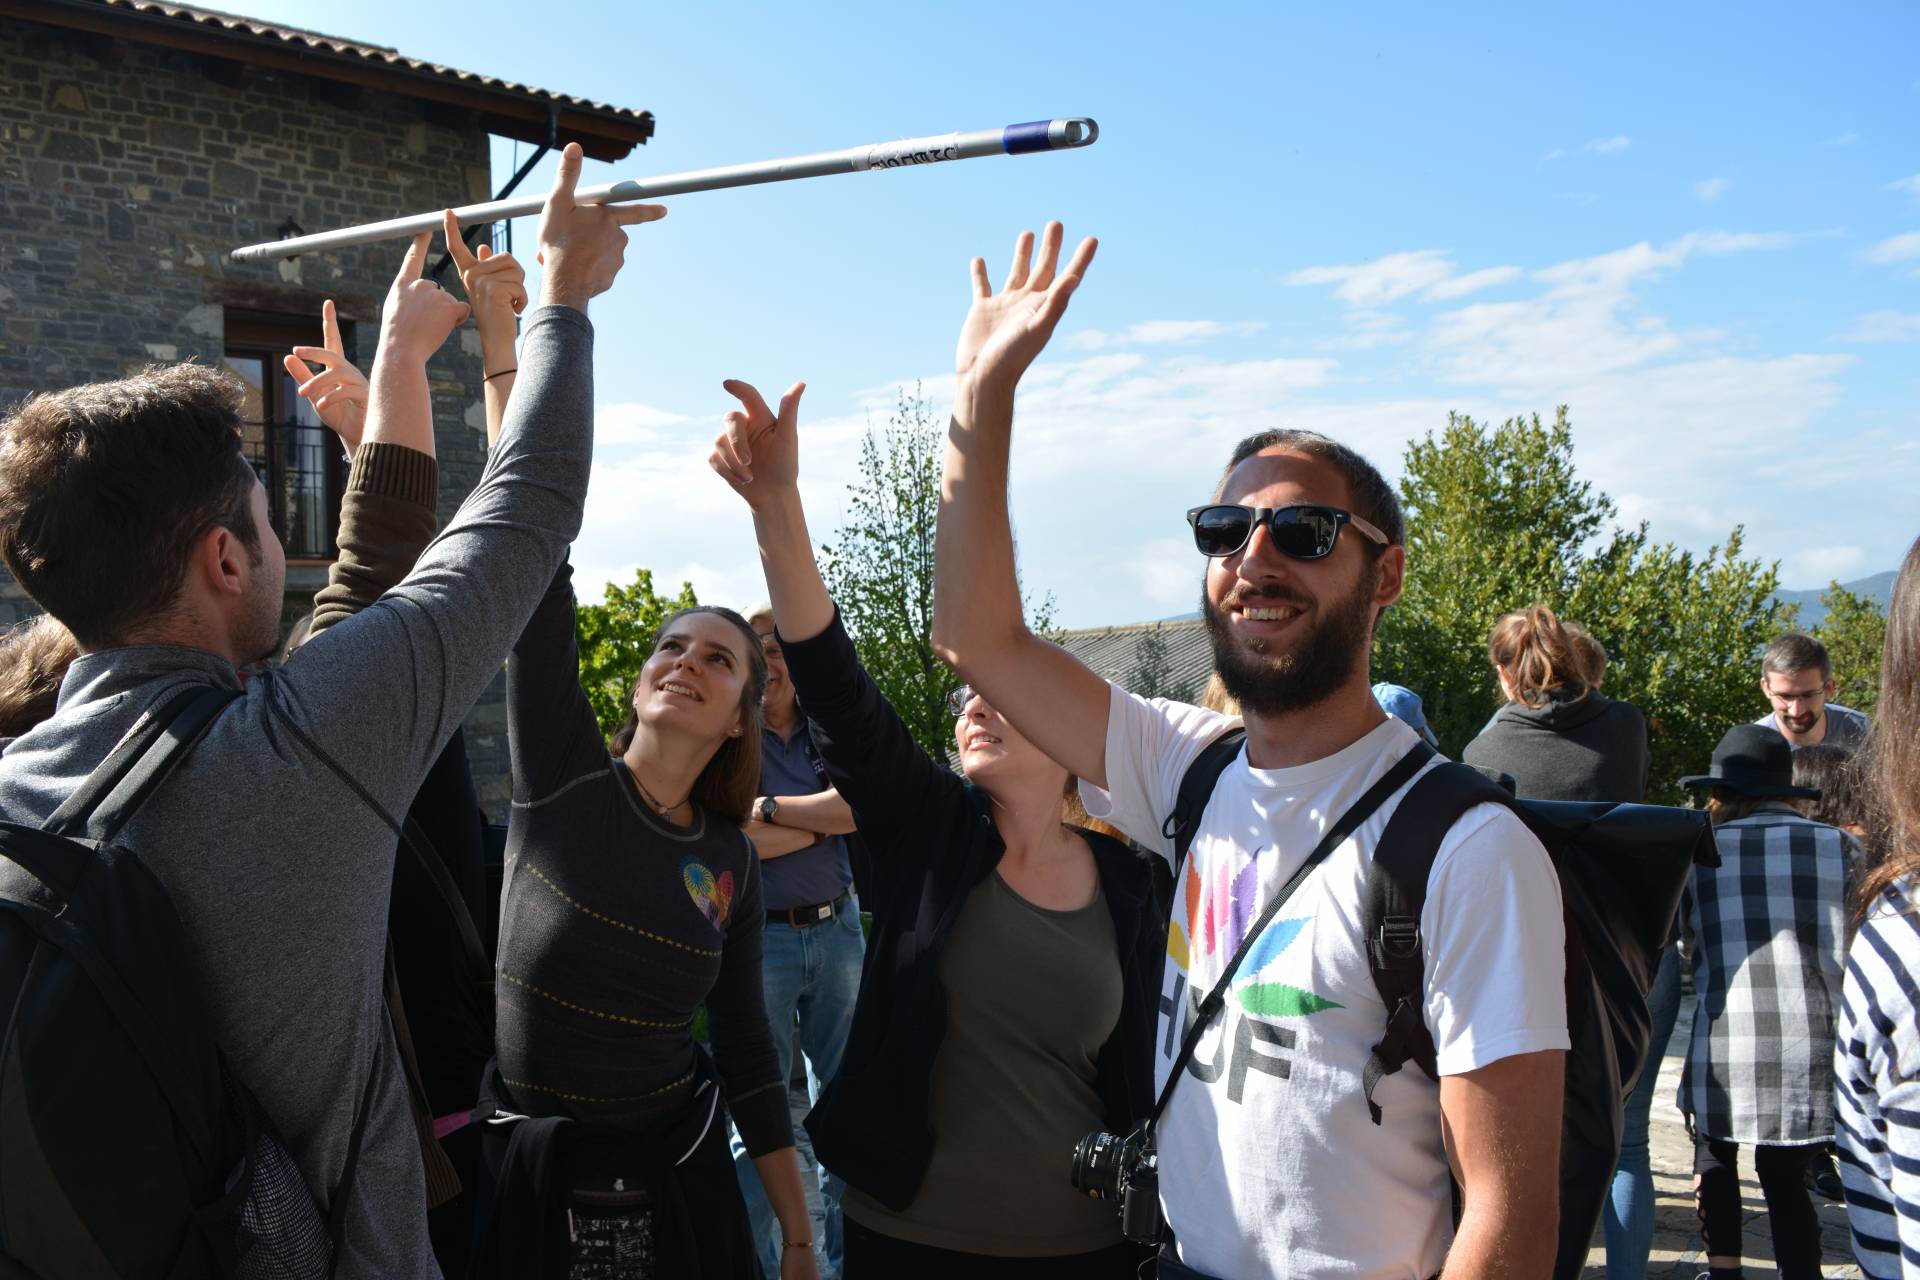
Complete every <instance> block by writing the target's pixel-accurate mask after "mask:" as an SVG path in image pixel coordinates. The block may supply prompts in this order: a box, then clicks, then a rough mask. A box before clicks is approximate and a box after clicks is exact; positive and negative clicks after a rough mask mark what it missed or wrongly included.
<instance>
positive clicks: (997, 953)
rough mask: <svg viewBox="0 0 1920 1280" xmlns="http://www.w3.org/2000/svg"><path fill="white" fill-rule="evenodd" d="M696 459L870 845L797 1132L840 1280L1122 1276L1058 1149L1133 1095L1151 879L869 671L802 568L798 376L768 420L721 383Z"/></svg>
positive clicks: (1105, 1233)
mask: <svg viewBox="0 0 1920 1280" xmlns="http://www.w3.org/2000/svg"><path fill="white" fill-rule="evenodd" d="M726 385H727V389H728V391H730V392H732V393H733V394H734V395H735V396H737V397H739V399H740V401H741V403H742V405H743V406H744V407H745V412H736V413H732V414H729V415H728V423H729V426H728V430H727V431H726V433H725V434H723V435H722V436H721V437H720V439H719V441H718V443H717V444H716V446H715V448H714V454H713V459H712V461H713V466H714V469H715V470H716V471H718V472H719V473H720V474H721V476H722V477H723V478H725V479H726V480H727V482H728V483H729V484H731V485H732V486H733V488H734V490H735V491H736V492H738V493H739V494H740V495H741V496H742V497H743V498H745V499H746V501H747V504H748V506H750V507H751V508H752V509H753V517H754V528H755V531H756V533H757V534H758V536H759V541H760V553H761V559H762V561H763V563H764V564H765V566H766V571H767V587H768V590H769V593H770V594H771V596H772V599H773V612H774V620H775V624H776V627H777V629H778V632H779V638H780V643H781V646H782V650H783V652H784V653H785V655H786V661H787V668H788V671H789V673H790V674H791V676H792V679H793V684H794V689H795V691H796V692H797V693H798V694H799V695H800V702H801V706H802V708H803V709H804V710H805V712H806V714H807V718H808V721H809V724H810V726H811V729H812V732H813V736H814V743H815V745H816V746H817V747H818V748H819V751H820V754H821V758H822V759H823V760H824V762H825V764H826V766H827V772H828V774H829V775H830V776H831V778H832V780H833V783H834V785H835V786H836V787H838V788H839V790H840V794H841V795H842V796H844V797H845V798H846V799H847V801H848V802H849V803H850V804H851V805H852V806H853V812H854V818H855V820H856V822H857V824H858V827H859V830H860V834H861V836H862V838H863V840H864V841H865V842H866V845H867V847H868V849H869V851H870V853H871V858H872V872H871V876H870V878H869V880H868V882H867V885H866V892H867V894H868V899H867V902H866V904H865V905H867V906H868V907H869V908H870V909H871V911H872V913H873V936H872V938H871V940H870V941H869V943H868V949H867V959H866V966H865V969H864V972H863V975H862V979H861V986H860V997H859V1002H858V1004H857V1006H856V1008H855V1012H854V1019H853V1029H852V1032H851V1033H850V1035H849V1037H848V1042H847V1049H846V1055H845V1057H844V1058H843V1059H842V1060H841V1067H840V1074H839V1076H838V1077H837V1078H835V1079H834V1080H832V1081H829V1082H827V1084H826V1086H825V1089H824V1091H823V1093H822V1095H821V1098H820V1101H819V1103H818V1105H816V1106H815V1108H814V1110H813V1114H812V1115H811V1116H810V1117H809V1119H808V1121H807V1129H808V1132H809V1133H811V1134H812V1136H813V1143H814V1150H815V1151H816V1152H817V1153H818V1155H819V1157H820V1159H821V1161H822V1163H824V1164H825V1165H826V1166H827V1167H828V1168H829V1169H832V1170H833V1171H834V1172H835V1173H836V1174H838V1175H839V1176H841V1177H842V1178H845V1179H846V1180H847V1183H848V1186H849V1190H848V1192H847V1194H846V1196H845V1197H844V1198H843V1199H842V1202H841V1206H842V1211H843V1213H844V1214H845V1218H846V1255H845V1257H846V1262H845V1268H846V1276H847V1280H865V1278H866V1277H894V1276H905V1275H912V1276H914V1277H916V1278H927V1277H942V1276H967V1277H972V1276H976V1275H993V1276H998V1277H1022V1276H1035V1277H1039V1276H1045V1277H1049V1278H1050V1280H1051V1278H1054V1277H1066V1278H1071V1277H1079V1276H1089V1277H1093V1276H1099V1277H1114V1278H1115V1280H1118V1278H1119V1277H1131V1276H1132V1275H1133V1274H1134V1272H1135V1268H1136V1267H1137V1266H1138V1264H1139V1262H1140V1261H1141V1259H1142V1257H1143V1256H1144V1255H1143V1254H1142V1253H1141V1252H1140V1251H1139V1250H1137V1249H1136V1248H1135V1247H1134V1246H1131V1245H1128V1244H1126V1243H1125V1242H1123V1241H1122V1239H1121V1237H1120V1232H1119V1221H1118V1218H1117V1215H1116V1213H1115V1210H1114V1207H1113V1206H1112V1205H1111V1204H1110V1203H1103V1202H1101V1201H1097V1200H1092V1199H1090V1198H1088V1197H1087V1196H1085V1195H1082V1194H1080V1193H1079V1192H1076V1191H1075V1190H1074V1189H1073V1186H1072V1184H1071V1181H1070V1173H1071V1164H1072V1153H1073V1150H1074V1145H1075V1143H1076V1142H1077V1141H1078V1140H1079V1139H1080V1138H1082V1137H1083V1136H1085V1135H1086V1134H1088V1133H1089V1132H1092V1131H1095V1130H1101V1129H1105V1130H1111V1131H1116V1132H1120V1133H1126V1132H1128V1131H1130V1130H1131V1129H1132V1128H1133V1126H1134V1124H1135V1122H1136V1121H1137V1119H1138V1118H1139V1117H1140V1116H1141V1115H1143V1114H1144V1113H1145V1111H1146V1110H1147V1109H1148V1108H1149V1107H1150V1106H1151V1104H1152V1095H1151V1089H1152V1082H1153V1074H1152V1067H1151V1054H1152V1049H1153V1019H1154V1014H1155V1009H1156V1001H1157V997H1158V991H1157V985H1156V984H1157V982H1158V978H1159V972H1160V961H1161V958H1162V956H1163V954H1164V952H1165V949H1166V934H1165V925H1164V920H1165V910H1164V907H1163V905H1162V904H1161V903H1160V902H1159V900H1158V898H1157V895H1156V892H1155V887H1154V886H1155V881H1154V878H1153V871H1152V867H1151V865H1150V864H1149V863H1148V862H1146V861H1145V860H1144V859H1142V858H1140V857H1138V856H1136V855H1135V854H1134V853H1133V852H1132V851H1131V850H1130V849H1129V848H1128V847H1127V846H1125V845H1124V844H1122V843H1120V842H1119V841H1117V840H1113V839H1112V838H1110V837H1107V836H1102V835H1098V834H1095V833H1092V832H1087V831H1081V830H1076V829H1073V828H1070V827H1067V826H1066V825H1064V824H1063V823H1062V822H1061V799H1062V796H1063V794H1064V793H1065V792H1066V791H1067V790H1068V788H1069V786H1070V784H1071V779H1070V778H1069V777H1068V774H1067V771H1066V770H1065V769H1064V768H1062V767H1061V766H1060V765H1058V764H1055V763H1054V762H1053V761H1052V760H1049V759H1048V758H1047V757H1046V756H1044V755H1042V754H1041V753H1040V752H1039V750H1038V749H1037V748H1035V747H1034V746H1032V745H1031V744H1030V743H1028V742H1027V741H1026V740H1025V739H1023V738H1022V737H1020V735H1019V734H1017V733H1015V732H1014V731H1013V730H1012V728H1011V727H1010V726H1008V724H1007V723H1006V721H1005V720H1003V719H1001V717H1000V716H999V715H998V714H997V713H996V712H995V711H994V710H993V708H991V707H989V706H988V705H987V704H986V703H985V701H984V700H982V699H981V698H979V697H977V696H973V695H972V694H971V693H970V692H969V691H967V690H964V689H963V690H961V691H960V692H959V694H957V695H956V699H955V702H954V703H953V709H954V714H955V730H954V737H955V746H956V748H957V749H958V752H959V757H960V766H961V769H962V771H963V772H964V774H965V775H966V776H965V778H964V780H963V779H962V778H960V777H956V776H954V775H953V774H952V773H950V772H948V771H947V770H946V769H945V768H943V767H942V766H941V765H940V764H939V763H938V762H936V761H935V760H933V759H932V758H930V757H929V756H928V754H927V753H926V752H925V751H924V750H922V749H921V748H920V747H919V746H918V745H917V744H916V743H915V742H914V740H913V738H912V736H911V735H910V734H909V733H908V731H907V728H906V725H905V724H903V723H902V722H901V719H900V717H899V716H898V715H897V714H896V713H895V712H894V709H893V708H892V706H890V705H889V704H888V703H887V700H886V699H885V697H883V696H882V695H881V693H880V691H879V689H878V688H877V687H876V686H875V685H874V683H873V680H872V679H871V678H870V677H869V676H868V675H867V673H866V672H865V671H864V670H862V669H861V666H860V662H859V659H858V657H857V656H856V655H855V653H854V649H853V645H852V642H851V641H850V640H849V639H848V638H847V634H846V632H845V630H844V629H843V628H842V627H841V624H840V619H839V616H838V614H837V611H836V610H835V608H834V604H833V601H832V599H831V598H829V596H828V595H827V590H826V587H825V585H824V584H823V583H822V582H821V579H820V572H819V569H818V567H817V566H816V564H815V563H814V558H813V550H812V543H811V541H810V540H809V538H808V534H807V525H806V515H805V512H804V511H803V510H802V507H801V502H800V497H799V491H798V488H797V486H796V477H797V473H798V446H797V441H796V437H795V419H796V414H797V410H798V407H799V400H800V393H801V390H802V388H801V387H799V386H795V387H794V388H793V389H792V390H790V391H789V392H788V393H787V395H786V397H785V398H784V399H783V400H782V401H781V404H780V413H779V415H778V416H777V417H776V416H775V415H774V414H773V413H771V412H770V411H769V410H768V409H767V406H766V404H765V402H764V401H763V400H762V399H761V398H760V395H759V393H758V392H756V391H755V390H754V389H753V388H752V387H750V386H748V385H746V384H745V383H740V382H729V383H728V384H726Z"/></svg>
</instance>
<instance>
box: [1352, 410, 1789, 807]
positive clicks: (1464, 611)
mask: <svg viewBox="0 0 1920 1280" xmlns="http://www.w3.org/2000/svg"><path fill="white" fill-rule="evenodd" d="M1405 463H1406V466H1405V478H1404V479H1403V480H1402V481H1401V485H1400V500H1401V503H1402V505H1403V507H1404V508H1405V512H1406V517H1407V561H1408V572H1407V583H1406V590H1405V594H1404V595H1403V596H1402V597H1401V602H1400V603H1399V604H1398V605H1396V606H1395V607H1394V608H1393V609H1391V610H1389V611H1388V613H1387V616H1386V618H1385V619H1384V620H1383V622H1382V624H1381V629H1380V634H1379V637H1378V640H1377V651H1376V655H1375V659H1374V666H1375V669H1376V671H1377V672H1378V673H1379V675H1380V678H1382V679H1388V680H1393V681H1396V682H1398V683H1400V684H1404V685H1406V686H1407V687H1409V688H1411V689H1413V690H1415V691H1416V692H1417V693H1419V694H1420V696H1421V698H1422V699H1423V700H1424V702H1425V706H1426V711H1427V717H1428V721H1429V723H1430V724H1431V725H1432V727H1433V730H1434V733H1435V734H1436V736H1438V738H1439V739H1440V744H1441V747H1442V749H1443V750H1445V751H1447V752H1448V753H1449V754H1452V755H1456V756H1457V755H1458V754H1459V752H1460V751H1461V749H1462V748H1464V747H1465V746H1466V744H1467V743H1468V742H1469V741H1471V740H1472V739H1473V737H1474V736H1475V735H1476V734H1477V733H1478V732H1479V731H1480V729H1481V728H1482V727H1483V726H1484V725H1485V724H1486V722H1487V720H1488V719H1489V718H1490V717H1491V716H1492V714H1493V712H1494V711H1495V710H1497V709H1498V707H1499V705H1500V701H1501V698H1500V691H1499V685H1498V683H1497V681H1496V680H1495V678H1494V675H1493V669H1492V667H1491V665H1490V664H1489V663H1488V661H1487V657H1486V645H1487V637H1488V635H1489V633H1490V632H1491V631H1492V629H1493V624H1494V622H1495V621H1496V620H1497V619H1498V618H1499V617H1500V615H1501V614H1503V613H1505V612H1507V611H1508V610H1510V609H1516V608H1523V607H1525V606H1527V605H1530V604H1536V603H1538V604H1545V605H1548V606H1550V607H1552V608H1553V609H1554V610H1555V611H1556V612H1558V613H1559V614H1560V615H1561V616H1562V617H1564V618H1566V619H1568V620H1569V621H1575V622H1580V623H1582V624H1584V625H1585V626H1586V627H1587V629H1588V630H1590V631H1591V632H1592V633H1593V634H1594V636H1595V638H1597V639H1598V640H1599V641H1600V642H1601V644H1603V645H1604V646H1605V647H1606V649H1607V652H1608V654H1609V655H1610V658H1611V663H1610V665H1609V667H1608V670H1607V678H1606V690H1607V693H1608V694H1610V695H1611V696H1613V697H1617V698H1622V699H1625V700H1627V701H1630V702H1633V703H1636V704H1637V705H1638V706H1639V707H1640V709H1641V710H1642V711H1643V712H1645V713H1646V716H1647V722H1648V736H1649V739H1650V746H1651V748H1652V757H1653V759H1652V768H1651V770H1650V775H1649V790H1650V792H1651V793H1652V794H1651V795H1650V797H1649V798H1659V799H1663V800H1666V801H1669V802H1675V803H1679V802H1683V800H1684V795H1683V793H1682V792H1681V791H1680V790H1679V789H1678V787H1677V785H1676V782H1677V779H1678V778H1679V777H1680V776H1681V775H1683V774H1686V773H1691V772H1696V771H1698V770H1699V769H1701V768H1704V767H1705V766H1706V764H1707V761H1708V759H1709V757H1710V755H1711V753H1712V750H1713V745H1714V743H1715V742H1717V741H1719V738H1720V735H1721V734H1722V733H1723V732H1725V730H1726V729H1727V727H1728V726H1729V725H1732V724H1736V723H1739V722H1740V721H1743V720H1750V719H1752V718H1753V716H1754V714H1755V712H1754V711H1753V709H1752V708H1753V701H1754V689H1755V686H1754V679H1755V675H1754V672H1755V670H1756V668H1755V661H1756V658H1757V655H1758V654H1759V652H1760V650H1761V649H1762V648H1763V647H1764V646H1765V645H1766V643H1767V642H1768V641H1769V640H1771V639H1772V638H1773V636H1774V635H1775V634H1776V633H1777V632H1778V631H1779V630H1780V629H1781V628H1782V627H1783V626H1784V625H1785V624H1786V623H1787V622H1788V621H1789V620H1790V619H1791V616H1792V610H1791V606H1787V605H1783V604H1780V603H1778V602H1776V601H1774V600H1773V599H1772V596H1773V593H1774V590H1775V589H1776V588H1777V587H1778V585H1779V581H1778V574H1777V571H1776V569H1775V568H1773V567H1770V566H1766V565H1762V564H1761V563H1760V562H1758V561H1755V560H1750V559H1747V558H1745V557H1744V556H1743V555H1742V554H1741V547H1742V541H1741V531H1740V530H1739V529H1737V528H1736V529H1734V530H1733V531H1732V533H1730V534H1729V535H1728V537H1727V540H1726V542H1725V543H1724V544H1723V545H1721V546H1717V547H1714V548H1711V549H1710V550H1709V551H1708V552H1707V553H1706V554H1705V555H1703V556H1695V555H1693V554H1692V553H1691V552H1686V551H1682V550H1680V549H1679V548H1677V547H1675V546H1673V545H1672V544H1670V543H1663V544H1655V543H1654V542H1653V541H1652V539H1651V538H1650V537H1649V535H1648V532H1647V528H1646V526H1645V525H1644V524H1642V525H1640V526H1638V527H1636V528H1622V527H1620V526H1619V525H1618V524H1617V523H1616V522H1615V516H1616V514H1617V510H1616V508H1615V506H1614V503H1613V501H1612V499H1610V498H1609V497H1608V496H1607V495H1606V494H1604V493H1602V492H1599V491H1598V490H1596V489H1594V487H1593V486H1592V484H1591V483H1590V482H1587V481H1583V480H1581V479H1579V478H1578V476H1577V474H1576V472H1575V469H1574V463H1573V431H1572V427H1571V425H1570V423H1569V421H1568V418H1567V411H1566V409H1565V408H1564V407H1562V408H1561V409H1560V410H1559V411H1558V412H1557V413H1556V414H1555V416H1554V419H1553V421H1552V423H1551V424H1546V423H1543V422H1542V421H1541V420H1540V417H1539V416H1538V415H1534V416H1532V417H1529V418H1513V419H1509V420H1508V421H1507V422H1505V423H1503V424H1501V425H1500V426H1498V427H1487V426H1483V425H1481V424H1479V423H1476V422H1474V421H1473V420H1472V419H1471V418H1467V417H1463V416H1459V415H1450V416H1449V418H1448V421H1447V426H1446V428H1445V429H1444V430H1443V431H1441V432H1440V433H1438V434H1437V435H1430V436H1428V437H1426V438H1425V439H1423V440H1419V441H1416V442H1414V443H1413V444H1412V445H1410V446H1409V447H1408V449H1407V453H1406V458H1405Z"/></svg>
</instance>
